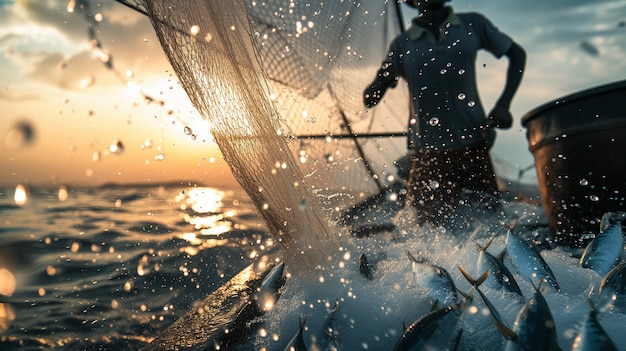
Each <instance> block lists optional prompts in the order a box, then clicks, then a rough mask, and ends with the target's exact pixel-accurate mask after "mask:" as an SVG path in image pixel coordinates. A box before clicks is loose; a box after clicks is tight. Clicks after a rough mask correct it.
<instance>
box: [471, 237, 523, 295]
mask: <svg viewBox="0 0 626 351" xmlns="http://www.w3.org/2000/svg"><path fill="white" fill-rule="evenodd" d="M493 239H494V238H491V240H489V242H488V243H487V244H486V245H485V246H481V245H480V244H478V243H476V249H477V250H478V253H479V254H478V264H477V267H478V271H479V272H484V271H487V270H489V271H491V274H490V275H489V278H487V281H486V282H485V283H486V284H487V285H488V286H490V287H492V288H494V289H501V288H504V289H505V290H506V291H508V292H512V293H515V294H518V295H519V296H523V295H522V290H521V289H520V287H519V285H517V282H516V281H515V278H514V277H513V274H512V273H511V271H509V269H508V268H507V267H506V266H505V265H504V262H503V259H502V257H503V256H504V252H502V253H501V254H500V255H498V257H495V256H493V255H492V254H490V253H489V252H487V248H488V247H489V246H490V245H491V243H492V242H493Z"/></svg>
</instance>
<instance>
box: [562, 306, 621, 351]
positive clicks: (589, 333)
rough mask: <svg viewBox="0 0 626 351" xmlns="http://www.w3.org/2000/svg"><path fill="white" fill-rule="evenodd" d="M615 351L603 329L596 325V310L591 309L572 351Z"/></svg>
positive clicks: (615, 348) (598, 324)
mask: <svg viewBox="0 0 626 351" xmlns="http://www.w3.org/2000/svg"><path fill="white" fill-rule="evenodd" d="M596 350H602V351H617V347H616V346H615V344H614V343H613V341H611V338H609V336H608V335H607V333H606V331H604V328H602V326H601V325H600V323H598V319H597V318H596V310H595V309H594V308H593V307H592V308H591V311H590V312H589V315H588V316H587V319H585V322H584V323H583V326H582V329H581V330H580V333H578V335H577V336H576V339H574V343H573V344H572V351H596Z"/></svg>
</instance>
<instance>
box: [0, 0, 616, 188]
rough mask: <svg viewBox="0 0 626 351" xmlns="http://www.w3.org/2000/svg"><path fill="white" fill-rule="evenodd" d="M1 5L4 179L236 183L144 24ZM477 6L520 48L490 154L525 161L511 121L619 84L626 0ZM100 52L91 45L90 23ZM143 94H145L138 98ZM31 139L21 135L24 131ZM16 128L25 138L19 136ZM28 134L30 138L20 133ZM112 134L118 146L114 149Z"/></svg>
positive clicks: (481, 1) (45, 6) (108, 5)
mask: <svg viewBox="0 0 626 351" xmlns="http://www.w3.org/2000/svg"><path fill="white" fill-rule="evenodd" d="M88 4H89V7H90V8H89V11H88V13H89V15H88V16H86V15H85V12H80V11H78V10H75V11H74V12H73V13H71V12H68V9H67V5H68V0H63V1H53V0H49V1H41V0H14V1H13V0H0V48H1V49H2V53H1V54H0V111H2V117H1V118H0V138H1V140H2V143H0V185H15V184H18V183H24V182H26V183H32V184H41V185H49V184H79V185H96V184H101V183H104V182H118V183H123V182H135V183H146V182H163V181H173V180H192V181H200V182H202V183H205V184H209V185H213V186H224V185H227V186H229V185H234V184H235V183H234V181H233V179H232V176H231V175H230V171H229V170H228V166H227V165H226V163H225V162H224V160H223V159H222V158H221V156H220V153H219V150H218V149H217V146H216V145H215V143H214V142H213V141H212V137H211V135H210V133H209V126H208V125H207V124H206V123H205V122H203V120H202V119H201V118H200V117H199V116H198V115H197V113H196V112H195V111H194V109H193V107H192V106H191V104H190V103H189V101H188V99H187V97H186V95H185V94H184V92H183V91H182V89H181V88H180V86H179V84H178V82H177V78H176V76H175V74H174V72H173V71H172V69H171V67H170V66H169V64H168V62H167V60H166V59H165V56H164V54H163V52H162V50H161V48H160V46H159V43H158V40H157V38H156V36H155V34H154V30H153V29H152V26H151V24H150V22H149V21H148V19H147V18H146V17H144V16H143V15H141V14H139V13H136V12H134V11H133V10H131V9H129V8H127V7H125V6H123V5H120V4H119V3H117V2H115V1H112V0H111V1H88ZM451 5H452V6H453V7H454V8H455V9H456V10H457V11H459V12H460V11H468V10H471V11H478V12H482V13H484V14H485V15H486V16H487V17H489V18H490V19H491V20H492V22H494V23H495V24H496V26H498V27H499V28H500V29H501V30H502V31H504V32H506V33H508V34H509V35H510V36H512V37H513V38H514V39H515V40H516V41H517V42H518V43H520V44H521V45H522V46H523V47H524V48H525V49H526V51H527V54H528V61H527V72H526V75H525V78H524V81H523V83H522V86H521V87H520V90H519V92H518V95H517V96H516V99H515V101H514V104H513V107H512V109H513V113H514V116H515V119H516V122H515V124H514V126H513V128H512V129H511V130H508V131H506V132H499V134H498V139H497V142H496V145H495V147H494V149H493V154H494V157H495V158H496V159H498V160H501V161H502V162H505V163H508V164H510V165H513V167H519V168H523V167H526V166H528V165H529V164H532V156H531V154H530V153H529V152H528V147H527V143H526V138H525V130H524V129H523V128H522V127H521V125H520V123H519V121H520V119H521V117H522V116H523V115H524V114H525V113H527V112H528V111H530V110H532V109H534V108H535V107H537V106H539V105H542V104H544V103H546V102H549V101H551V100H553V99H556V98H559V97H561V96H563V95H566V94H570V93H573V92H576V91H580V90H583V89H587V88H592V87H595V86H598V85H603V84H606V83H610V82H615V81H619V80H623V79H626V60H625V59H624V58H625V57H626V56H625V55H624V54H625V53H626V2H624V1H620V0H597V1H588V0H550V1H539V0H528V1H513V0H507V1H493V0H491V1H490V0H455V1H453V2H452V3H451ZM90 24H91V25H93V26H94V28H96V29H97V31H96V33H95V37H96V38H97V39H98V40H99V41H100V43H101V50H99V49H98V48H97V47H95V46H94V45H93V42H92V43H91V44H90V36H89V33H88V28H89V25H90ZM478 64H479V65H482V66H484V67H487V68H489V69H490V70H489V71H487V70H485V71H486V72H487V73H484V74H482V75H481V76H480V82H479V86H480V90H481V93H482V94H483V102H484V103H485V106H486V108H489V107H490V104H491V102H492V101H493V100H494V99H495V97H496V96H497V94H498V93H499V92H500V89H501V87H502V81H503V79H504V76H503V73H504V67H505V66H504V65H505V62H504V60H500V61H496V60H494V59H492V58H491V57H489V56H487V55H485V56H479V62H478ZM146 97H147V98H146ZM29 127H30V129H31V130H32V133H33V137H32V139H29V140H21V141H20V139H19V138H17V137H16V135H17V136H19V135H22V136H24V134H25V133H26V132H27V131H28V129H29ZM16 130H21V133H16ZM26 134H28V133H26ZM116 141H120V142H121V144H122V145H123V151H122V152H119V151H118V152H116V150H115V148H114V147H112V146H111V145H112V144H115V142H116Z"/></svg>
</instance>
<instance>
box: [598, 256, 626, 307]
mask: <svg viewBox="0 0 626 351" xmlns="http://www.w3.org/2000/svg"><path fill="white" fill-rule="evenodd" d="M598 295H599V297H598V302H597V303H596V305H597V308H598V309H599V310H605V309H609V308H612V307H621V308H623V307H625V306H626V261H622V262H621V263H620V264H618V265H617V266H615V267H613V269H611V270H610V271H609V273H607V274H606V275H605V276H604V277H603V278H602V280H601V281H600V284H599V285H598Z"/></svg>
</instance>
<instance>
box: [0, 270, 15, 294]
mask: <svg viewBox="0 0 626 351" xmlns="http://www.w3.org/2000/svg"><path fill="white" fill-rule="evenodd" d="M15 286H16V284H15V277H14V276H13V273H11V271H9V270H8V269H6V268H0V294H2V295H4V296H11V295H13V293H14V292H15Z"/></svg>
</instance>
